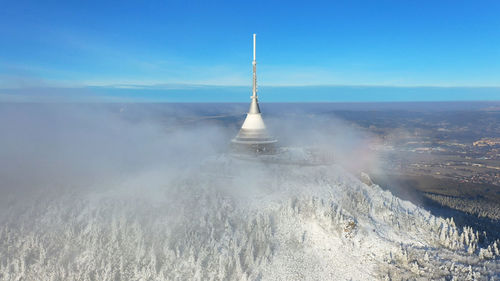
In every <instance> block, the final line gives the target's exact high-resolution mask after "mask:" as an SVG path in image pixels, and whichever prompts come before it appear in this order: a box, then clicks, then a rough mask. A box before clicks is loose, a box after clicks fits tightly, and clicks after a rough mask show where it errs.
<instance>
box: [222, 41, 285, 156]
mask: <svg viewBox="0 0 500 281" xmlns="http://www.w3.org/2000/svg"><path fill="white" fill-rule="evenodd" d="M255 41H256V35H255V34H254V35H253V61H252V66H253V90H252V96H251V99H252V101H251V102H250V109H249V110H248V114H247V117H246V119H245V122H243V125H242V126H241V129H240V132H239V133H238V135H237V136H236V137H235V138H234V139H233V140H232V141H231V142H232V146H233V148H234V149H235V150H237V151H244V152H254V153H263V154H272V153H274V152H275V151H276V143H277V142H278V141H277V140H276V139H273V138H271V137H270V136H269V135H268V133H267V129H266V125H265V124H264V120H263V119H262V115H261V113H260V108H259V100H258V97H257V61H256V60H255V47H256V46H255V43H256V42H255Z"/></svg>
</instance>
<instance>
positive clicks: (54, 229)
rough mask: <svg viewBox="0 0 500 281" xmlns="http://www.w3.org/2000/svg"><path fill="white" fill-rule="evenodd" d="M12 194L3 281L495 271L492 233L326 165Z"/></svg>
mask: <svg viewBox="0 0 500 281" xmlns="http://www.w3.org/2000/svg"><path fill="white" fill-rule="evenodd" d="M158 183H160V184H158ZM21 198H22V196H21V195H19V194H18V195H12V196H11V197H9V198H3V199H2V200H3V201H2V204H1V205H0V206H1V208H2V210H1V215H0V216H1V221H0V222H1V224H0V225H1V228H0V279H1V280H374V279H375V280H377V279H380V280H384V279H387V280H388V279H390V280H401V279H403V280H407V279H418V278H421V280H427V279H431V278H432V279H443V280H444V279H446V280H450V279H455V280H465V279H470V280H498V279H500V253H499V248H500V242H499V241H497V242H495V241H488V238H487V237H484V236H482V235H481V234H479V233H476V232H474V231H472V230H471V229H470V228H465V229H457V227H455V225H454V223H453V221H449V220H444V219H442V218H438V217H434V216H432V215H431V214H430V213H429V212H427V211H425V210H423V209H421V208H419V207H416V206H415V205H413V204H412V203H410V202H407V201H403V200H400V199H398V198H396V197H394V196H393V195H392V194H391V193H390V192H388V191H383V190H382V189H381V188H380V187H378V186H375V185H373V186H368V185H366V184H363V183H362V182H360V181H359V180H358V179H356V178H355V177H353V176H351V175H349V174H348V173H346V172H345V171H344V170H343V169H342V168H341V167H339V166H336V165H308V166H307V165H294V164H293V163H279V162H273V161H265V162H262V161H258V160H256V161H248V160H245V159H240V158H235V157H231V156H227V155H221V156H218V157H215V158H213V159H209V160H207V161H206V162H205V163H203V164H201V165H200V166H199V167H197V168H193V169H190V170H186V171H184V172H183V173H180V174H178V175H177V176H176V177H175V178H172V177H171V176H169V175H165V174H164V173H162V171H161V169H158V170H155V171H150V172H147V173H143V174H142V175H140V176H134V177H130V178H128V179H126V180H123V181H122V182H112V183H109V186H107V187H106V188H103V187H101V186H93V187H89V188H87V189H78V191H76V190H73V189H71V188H70V187H64V188H56V187H52V188H45V189H42V190H40V192H39V194H35V195H32V196H30V197H25V198H24V199H22V200H21Z"/></svg>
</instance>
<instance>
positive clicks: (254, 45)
mask: <svg viewBox="0 0 500 281" xmlns="http://www.w3.org/2000/svg"><path fill="white" fill-rule="evenodd" d="M256 41H257V34H255V33H254V34H253V61H252V65H253V91H252V98H257V60H256V59H255V53H256V44H257V42H256Z"/></svg>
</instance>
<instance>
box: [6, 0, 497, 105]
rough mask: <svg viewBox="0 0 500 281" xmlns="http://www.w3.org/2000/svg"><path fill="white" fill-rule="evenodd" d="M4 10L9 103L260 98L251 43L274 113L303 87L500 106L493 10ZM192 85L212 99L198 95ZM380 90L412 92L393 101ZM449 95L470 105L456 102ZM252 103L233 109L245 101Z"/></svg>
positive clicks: (458, 4) (450, 5)
mask: <svg viewBox="0 0 500 281" xmlns="http://www.w3.org/2000/svg"><path fill="white" fill-rule="evenodd" d="M0 5H1V9H0V88H2V89H4V91H3V92H2V91H0V100H9V99H14V100H15V99H17V100H20V99H26V100H29V99H31V96H32V95H33V92H36V89H40V88H43V89H45V91H40V92H47V91H49V92H50V90H47V89H58V90H57V91H58V93H61V92H63V91H62V89H68V93H69V92H71V91H73V90H74V89H79V90H78V91H77V92H78V95H84V96H85V95H87V94H84V93H91V94H89V96H92V97H94V98H95V97H99V96H106V97H112V98H113V99H114V100H120V99H121V98H123V99H124V100H125V99H128V100H134V99H137V100H140V99H141V98H142V99H144V96H147V99H148V100H151V101H154V100H161V101H169V95H171V94H174V95H175V94H176V93H177V92H175V91H176V90H175V89H178V88H183V87H188V88H189V89H190V90H189V91H181V92H179V93H180V94H184V95H189V96H186V97H185V100H188V101H207V100H211V99H212V98H213V95H211V94H210V93H211V92H210V91H209V90H207V89H220V87H226V88H225V90H226V91H229V90H230V89H235V88H238V89H239V87H235V86H250V85H251V81H250V79H251V64H250V60H251V48H252V45H251V40H252V37H251V35H252V33H257V43H258V45H257V60H258V71H259V84H260V85H261V86H262V87H261V89H262V91H261V96H264V95H265V94H266V93H265V91H264V90H266V91H268V93H267V94H268V95H269V96H268V97H270V98H269V100H271V101H287V100H288V98H287V95H286V94H282V93H280V94H279V95H278V94H274V95H273V93H272V92H271V91H272V90H273V89H274V90H275V91H277V90H276V89H280V90H281V92H284V89H289V87H293V86H295V87H296V88H295V89H296V90H297V91H299V92H298V93H296V96H294V97H290V101H292V100H293V101H297V100H303V101H315V100H321V101H337V100H342V101H345V100H346V97H345V96H342V91H340V90H339V89H344V88H345V87H344V86H346V85H348V86H352V87H358V86H363V87H362V88H363V89H364V91H363V93H362V94H355V93H354V92H356V91H354V92H352V91H351V92H349V93H351V94H352V95H353V96H352V98H351V99H349V98H347V100H352V101H379V100H387V101H391V100H453V99H457V100H492V99H494V100H500V16H499V15H500V1H496V0H494V1H481V0H479V1H457V0H455V1H435V0H434V1H425V0H422V1H405V0H399V1H353V0H351V1H297V2H295V1H269V0H268V1H180V0H176V1H22V0H20V1H3V3H1V4H0ZM192 85H198V86H197V87H202V86H201V85H208V86H210V87H208V86H207V87H208V88H207V89H204V91H199V92H197V91H195V90H192V89H193V87H192ZM132 86H133V88H134V89H136V90H135V91H130V89H129V88H131V87H132ZM213 86H217V87H213ZM279 86H281V87H279ZM299 86H300V87H299ZM304 86H308V87H304ZM373 86H376V87H373ZM422 86H425V87H423V88H422ZM318 87H320V88H321V90H320V91H312V92H311V89H318ZM380 87H388V89H394V88H396V89H398V88H400V89H402V91H400V92H398V91H393V90H391V91H388V92H389V93H388V94H386V95H385V96H384V94H383V93H382V94H381V93H380V89H381V88H380ZM414 87H418V91H417V92H418V94H411V92H412V90H411V89H413V88H414ZM485 87H486V88H487V89H486V90H485V89H484V88H485ZM124 88H128V89H126V90H125V89H124ZM436 88H438V90H439V88H445V89H444V90H442V91H437V92H436V90H435V89H436ZM450 88H457V89H459V90H460V91H461V94H460V95H459V96H458V97H455V98H454V95H453V94H449V93H448V92H449V89H450ZM5 89H9V91H8V92H6V91H5ZM12 89H16V90H15V91H13V90H12ZM80 89H86V90H85V91H81V90H80ZM95 89H99V90H97V91H96V90H95ZM120 89H122V91H120ZM137 89H142V91H141V90H137ZM301 89H302V90H303V92H300V90H301ZM328 89H334V90H332V93H331V95H329V94H328ZM426 89H427V90H428V91H426ZM429 89H434V90H429ZM478 89H479V90H478ZM107 90H109V91H107ZM152 90H154V91H155V92H154V94H151V92H148V91H152ZM182 90H184V89H182ZM162 91H163V92H162ZM207 91H208V92H207ZM244 92H245V91H240V90H238V91H235V95H236V98H235V97H231V98H230V100H231V101H233V100H237V101H239V100H241V101H246V100H247V99H248V96H247V95H246V94H245V93H244ZM445 92H447V93H448V94H445ZM144 93H147V94H144ZM162 93H163V94H162ZM301 93H303V94H301ZM315 93H320V94H315ZM441 94H442V96H440V95H441ZM19 95H21V96H23V95H24V96H23V97H22V98H19V97H18V96H19ZM141 95H142V96H141ZM380 95H382V97H381V96H380ZM53 96H55V97H60V96H64V94H57V95H53ZM180 100H183V98H182V97H181V98H180Z"/></svg>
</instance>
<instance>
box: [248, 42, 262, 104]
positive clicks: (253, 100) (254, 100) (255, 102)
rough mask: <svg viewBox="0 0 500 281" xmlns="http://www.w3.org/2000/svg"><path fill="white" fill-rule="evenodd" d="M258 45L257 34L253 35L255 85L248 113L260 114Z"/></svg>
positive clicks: (253, 84)
mask: <svg viewBox="0 0 500 281" xmlns="http://www.w3.org/2000/svg"><path fill="white" fill-rule="evenodd" d="M256 45H257V34H255V33H254V34H253V61H252V66H253V83H252V97H251V98H252V102H251V103H250V109H249V110H248V113H254V114H256V113H260V108H259V100H258V97H257V60H256V58H255V57H256V49H257V47H256Z"/></svg>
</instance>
